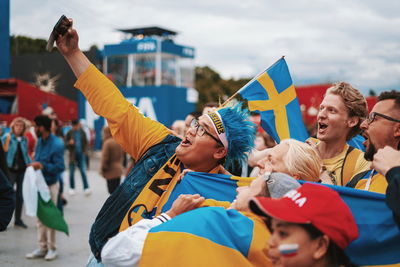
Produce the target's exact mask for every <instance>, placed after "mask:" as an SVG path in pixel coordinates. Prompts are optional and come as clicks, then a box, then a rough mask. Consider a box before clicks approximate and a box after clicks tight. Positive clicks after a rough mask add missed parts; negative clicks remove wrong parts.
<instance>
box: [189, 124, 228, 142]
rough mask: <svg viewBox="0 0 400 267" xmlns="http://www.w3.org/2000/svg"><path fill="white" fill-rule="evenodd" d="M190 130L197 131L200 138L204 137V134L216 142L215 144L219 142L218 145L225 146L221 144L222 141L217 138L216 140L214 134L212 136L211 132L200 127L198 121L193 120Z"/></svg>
mask: <svg viewBox="0 0 400 267" xmlns="http://www.w3.org/2000/svg"><path fill="white" fill-rule="evenodd" d="M190 128H193V129H195V130H196V133H195V134H197V135H198V136H203V135H204V134H206V135H208V136H210V137H211V138H212V139H214V140H215V142H217V143H218V144H220V145H221V146H224V145H223V144H222V142H221V140H218V139H217V138H215V137H214V136H213V135H212V134H210V133H209V132H207V131H206V129H204V127H203V126H201V125H200V123H199V121H198V120H197V119H193V120H192V121H191V122H190Z"/></svg>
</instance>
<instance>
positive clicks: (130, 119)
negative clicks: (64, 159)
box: [57, 20, 255, 266]
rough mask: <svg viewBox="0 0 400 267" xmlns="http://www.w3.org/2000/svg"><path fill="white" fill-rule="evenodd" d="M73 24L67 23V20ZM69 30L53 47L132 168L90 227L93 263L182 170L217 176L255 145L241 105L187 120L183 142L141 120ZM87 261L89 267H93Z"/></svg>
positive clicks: (152, 208) (169, 187)
mask: <svg viewBox="0 0 400 267" xmlns="http://www.w3.org/2000/svg"><path fill="white" fill-rule="evenodd" d="M70 22H71V25H72V20H70ZM78 39H79V38H78V34H77V32H76V30H75V29H73V28H72V26H71V27H70V28H69V29H68V31H67V32H66V34H65V35H64V36H61V35H60V36H58V38H57V47H58V50H59V51H60V53H61V54H62V55H63V56H64V58H65V59H66V61H67V62H68V64H69V65H70V67H71V69H72V71H73V72H74V74H75V75H76V77H77V78H78V80H77V82H76V83H75V87H76V88H78V89H79V90H81V91H82V93H83V94H84V95H85V97H86V98H87V100H88V102H89V103H90V105H91V106H92V108H93V110H94V111H95V112H96V113H97V114H98V115H100V116H103V117H104V118H106V119H107V122H108V125H109V127H110V130H111V133H112V135H113V138H114V139H115V141H116V142H117V143H118V144H120V145H121V147H122V148H123V149H124V150H125V151H126V152H127V153H128V154H129V155H130V156H132V158H133V159H134V160H135V162H136V165H135V167H134V168H133V169H132V171H131V172H130V174H129V175H128V176H127V178H126V179H125V180H124V182H123V183H122V185H120V186H119V187H118V188H117V189H116V190H115V191H114V193H113V194H112V195H111V196H110V197H109V198H108V199H107V200H106V202H105V203H104V205H103V207H102V208H101V210H100V212H99V214H98V216H97V218H96V220H95V222H94V223H93V225H92V228H91V232H90V236H89V243H90V247H91V251H92V253H93V255H94V256H95V257H96V259H97V262H100V261H101V258H100V255H101V249H102V247H103V246H104V244H105V243H106V242H107V240H108V239H109V238H110V237H112V236H114V235H116V234H117V233H118V232H120V231H123V230H125V229H127V228H128V227H129V226H130V225H132V224H134V223H136V222H137V221H139V220H140V219H142V218H143V217H146V214H152V212H153V211H155V210H156V208H157V207H156V205H157V203H158V200H159V199H160V197H162V196H166V195H168V194H170V192H172V190H173V188H174V187H175V185H176V183H177V182H178V180H179V176H180V173H181V172H182V170H184V169H185V168H188V169H191V170H194V171H198V172H208V173H220V172H221V170H222V168H221V167H222V165H221V164H223V163H224V162H226V164H227V165H229V164H230V163H232V162H234V161H240V162H242V161H244V160H246V158H247V156H246V153H247V152H250V151H251V149H252V148H253V145H254V138H255V125H254V124H253V123H252V122H250V121H249V120H248V118H249V112H248V111H247V110H245V109H242V107H241V105H234V106H230V107H222V108H220V109H218V110H216V111H214V112H213V113H208V114H205V115H202V116H201V117H200V118H199V119H198V120H192V122H191V126H190V128H189V129H188V131H187V134H186V137H185V138H184V139H183V140H182V139H180V138H178V137H176V136H173V135H171V134H170V131H169V129H168V128H167V127H165V126H164V125H162V124H160V123H158V122H156V121H153V120H151V119H149V118H146V117H144V116H143V115H142V114H141V113H140V112H139V110H138V109H137V107H135V106H133V105H132V104H131V103H130V102H129V101H128V100H127V99H125V98H124V96H123V95H122V94H121V92H120V91H119V89H118V88H117V87H116V86H115V85H114V84H113V83H112V82H111V81H110V80H109V79H108V78H107V77H106V76H104V75H103V74H102V73H101V72H100V71H98V70H97V69H96V67H95V66H94V65H92V64H91V63H90V61H89V60H88V58H87V57H86V56H85V55H84V54H83V53H82V51H81V50H80V49H79V47H78ZM156 215H159V214H156ZM95 264H96V262H95V261H94V260H93V259H91V261H90V262H89V265H91V266H95Z"/></svg>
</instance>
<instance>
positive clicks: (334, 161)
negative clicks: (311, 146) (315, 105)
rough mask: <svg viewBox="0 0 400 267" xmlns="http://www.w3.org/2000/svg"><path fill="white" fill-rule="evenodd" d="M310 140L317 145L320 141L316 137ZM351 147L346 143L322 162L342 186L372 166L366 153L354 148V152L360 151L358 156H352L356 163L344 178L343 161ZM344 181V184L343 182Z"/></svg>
mask: <svg viewBox="0 0 400 267" xmlns="http://www.w3.org/2000/svg"><path fill="white" fill-rule="evenodd" d="M309 140H310V141H311V142H314V143H315V144H316V145H317V146H318V144H319V143H320V141H319V140H318V139H316V138H309ZM348 149H349V145H348V144H345V146H344V148H343V151H342V152H341V153H340V154H339V155H337V156H335V157H333V158H330V159H323V160H322V163H323V165H324V167H325V168H326V169H327V170H328V171H329V172H330V173H331V175H332V176H333V177H334V178H335V181H336V185H341V186H345V185H346V184H347V183H346V181H347V182H348V181H350V180H351V179H353V177H354V176H355V175H357V174H358V173H361V172H364V171H367V170H369V169H370V166H371V162H369V161H367V160H366V159H364V153H363V152H362V151H361V150H359V149H357V148H354V150H355V151H353V152H352V153H356V152H358V154H359V155H358V157H355V158H354V157H352V160H355V163H353V164H352V165H354V168H353V170H352V171H350V172H349V173H350V175H348V177H343V178H342V168H343V161H344V158H345V157H346V153H347V150H348ZM349 159H350V157H348V158H347V159H346V160H349ZM342 181H344V184H343V182H342Z"/></svg>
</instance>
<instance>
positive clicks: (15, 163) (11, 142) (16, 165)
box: [3, 117, 31, 229]
mask: <svg viewBox="0 0 400 267" xmlns="http://www.w3.org/2000/svg"><path fill="white" fill-rule="evenodd" d="M26 126H27V125H26V123H25V119H23V118H21V117H17V118H15V119H14V120H13V121H12V122H11V125H10V128H11V131H10V133H9V134H7V135H5V136H4V137H3V149H4V151H5V152H7V156H6V160H7V166H8V169H9V171H10V176H9V177H10V182H11V184H12V185H13V186H14V184H16V187H17V188H16V197H15V198H16V206H15V221H14V225H15V226H16V227H21V228H24V229H26V228H28V227H27V226H26V224H25V223H24V222H23V221H22V219H21V213H22V204H23V202H24V200H23V198H22V182H23V180H24V174H25V170H26V166H27V164H29V163H30V162H31V160H30V158H29V156H28V140H27V139H26V137H25V136H24V133H25V130H26Z"/></svg>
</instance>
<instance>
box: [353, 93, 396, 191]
mask: <svg viewBox="0 0 400 267" xmlns="http://www.w3.org/2000/svg"><path fill="white" fill-rule="evenodd" d="M360 127H361V129H362V130H363V131H364V132H363V136H364V137H365V139H366V140H365V142H364V146H365V149H366V151H365V154H364V157H365V159H367V160H369V161H372V160H373V158H374V155H375V153H376V152H377V151H378V149H381V148H384V147H386V146H389V147H392V148H394V149H396V150H399V149H400V147H399V146H400V92H398V91H395V90H393V91H388V92H383V93H381V94H380V95H379V97H378V102H377V103H376V104H375V106H374V107H373V109H372V111H371V113H370V114H369V116H368V118H367V119H366V120H364V122H363V123H362V124H361V126H360ZM348 186H350V187H354V188H358V189H363V190H368V191H374V192H378V193H382V194H385V192H386V189H387V186H388V183H387V181H386V178H385V176H383V174H381V173H378V172H377V171H375V170H373V169H372V170H368V171H365V172H362V173H360V174H358V175H357V176H355V177H354V179H353V180H352V181H351V182H350V183H349V184H348Z"/></svg>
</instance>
